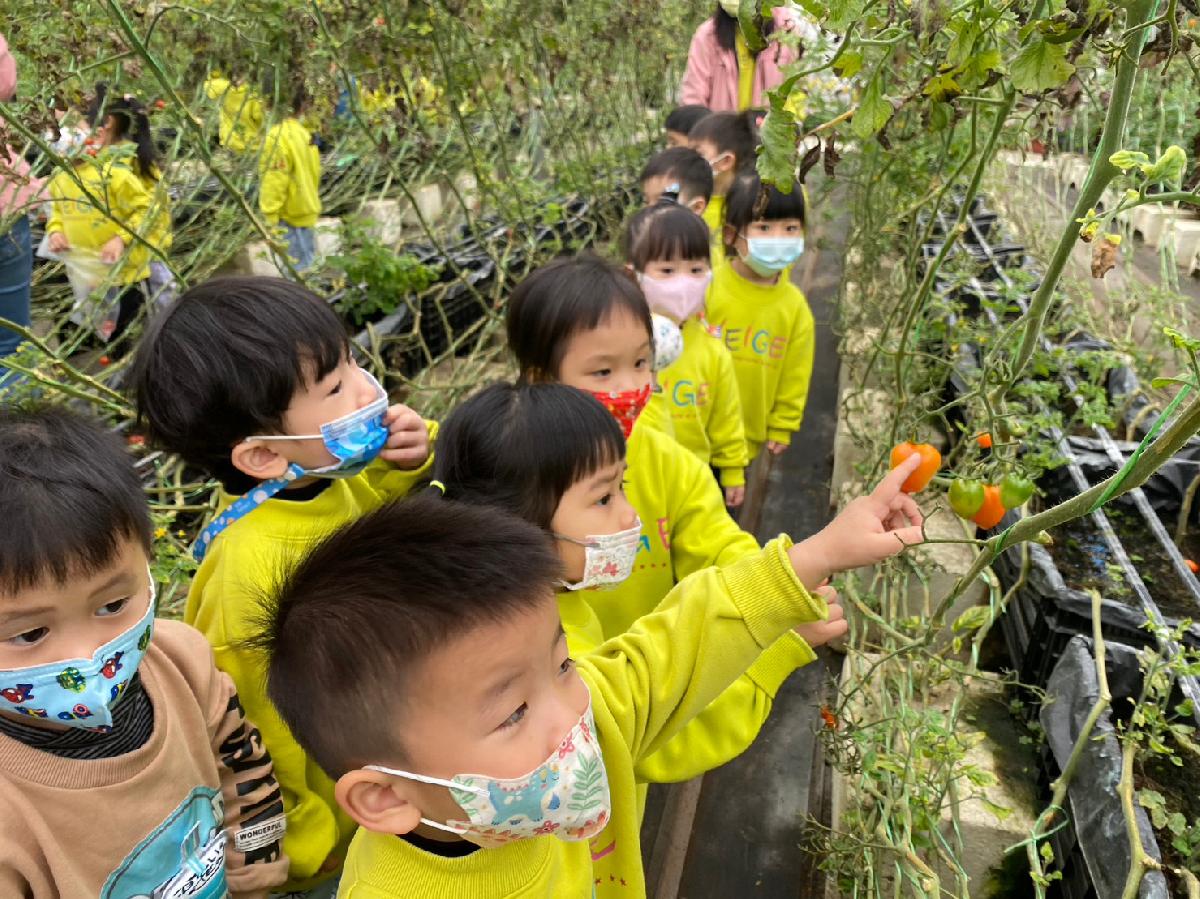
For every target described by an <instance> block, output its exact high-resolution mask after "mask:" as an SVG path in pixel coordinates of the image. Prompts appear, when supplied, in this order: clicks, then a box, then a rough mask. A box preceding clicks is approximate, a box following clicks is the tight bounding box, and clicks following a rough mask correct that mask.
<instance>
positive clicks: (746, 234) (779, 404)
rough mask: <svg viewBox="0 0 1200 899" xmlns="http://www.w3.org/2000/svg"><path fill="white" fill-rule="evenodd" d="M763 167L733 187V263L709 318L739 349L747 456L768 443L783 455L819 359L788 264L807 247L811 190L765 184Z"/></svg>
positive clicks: (729, 224)
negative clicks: (807, 208)
mask: <svg viewBox="0 0 1200 899" xmlns="http://www.w3.org/2000/svg"><path fill="white" fill-rule="evenodd" d="M761 188H762V184H761V182H760V181H759V178H758V175H757V174H747V175H744V176H742V177H741V178H739V179H738V180H737V181H736V182H735V183H734V186H733V188H732V189H731V190H730V192H729V203H728V205H727V206H726V212H725V232H724V239H725V244H726V246H727V247H728V248H729V250H730V255H729V264H728V265H726V266H722V267H721V268H720V269H718V271H717V272H716V274H715V275H714V276H713V283H712V286H711V287H710V288H709V291H708V317H709V321H710V322H712V323H713V324H714V325H716V326H717V327H718V328H720V329H721V334H722V335H723V336H724V339H725V346H726V347H728V348H729V351H730V353H732V354H733V365H734V371H735V372H736V373H737V380H738V387H739V389H740V392H741V399H742V414H743V417H744V421H745V426H746V444H747V455H748V458H749V459H751V460H753V459H754V458H755V457H756V456H757V455H758V452H759V450H760V449H761V448H762V446H763V444H764V443H765V444H766V447H767V451H768V452H770V453H772V454H773V455H778V454H780V453H782V452H783V451H784V450H786V449H787V448H788V446H789V445H790V444H791V442H792V435H794V434H795V433H796V431H798V430H799V429H800V420H801V418H802V417H803V415H804V402H805V400H806V399H807V397H808V383H809V378H810V377H811V376H812V366H813V346H814V335H813V317H812V312H811V311H810V310H809V308H808V301H807V300H806V299H805V298H804V294H803V293H801V292H800V288H798V287H796V286H795V285H794V284H793V283H792V282H791V280H790V279H789V278H788V276H787V271H786V270H787V269H788V267H789V266H791V265H792V263H794V262H795V261H796V260H797V259H799V258H800V254H801V253H803V252H804V219H805V204H804V192H803V189H802V188H801V186H800V185H799V184H798V183H797V184H795V185H793V186H792V190H791V192H790V193H786V194H785V193H781V192H780V191H779V190H777V189H776V188H775V187H773V186H772V187H768V188H767V190H766V196H767V202H766V205H765V206H762V207H761V208H760V207H759V197H760V191H761Z"/></svg>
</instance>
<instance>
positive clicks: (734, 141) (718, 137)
mask: <svg viewBox="0 0 1200 899" xmlns="http://www.w3.org/2000/svg"><path fill="white" fill-rule="evenodd" d="M757 115H758V113H757V112H755V111H754V110H752V109H750V110H747V111H746V112H714V113H713V114H712V115H708V116H705V117H704V118H702V119H701V120H700V121H699V122H697V123H696V125H695V127H693V128H692V130H691V131H689V132H688V141H689V142H690V143H692V144H693V145H695V144H696V143H697V142H698V141H708V142H710V143H711V144H712V145H713V146H715V147H716V148H717V152H718V153H732V154H733V159H734V168H735V169H738V170H740V169H745V168H747V167H748V166H751V165H753V163H754V159H755V148H756V147H757V146H758V127H757V126H756V125H755V124H754V122H755V119H756V117H757Z"/></svg>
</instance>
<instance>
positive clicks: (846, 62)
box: [833, 50, 863, 78]
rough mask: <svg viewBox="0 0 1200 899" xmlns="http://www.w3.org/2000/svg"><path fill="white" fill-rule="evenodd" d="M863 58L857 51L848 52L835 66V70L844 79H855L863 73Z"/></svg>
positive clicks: (840, 57) (839, 58)
mask: <svg viewBox="0 0 1200 899" xmlns="http://www.w3.org/2000/svg"><path fill="white" fill-rule="evenodd" d="M862 67H863V56H862V54H861V53H859V52H858V51H857V50H847V51H846V52H845V53H843V54H842V55H841V56H839V57H838V60H837V62H835V63H834V64H833V70H834V71H835V72H837V73H838V74H839V75H840V76H841V77H843V78H853V77H854V76H855V75H857V74H858V73H859V72H861V71H862Z"/></svg>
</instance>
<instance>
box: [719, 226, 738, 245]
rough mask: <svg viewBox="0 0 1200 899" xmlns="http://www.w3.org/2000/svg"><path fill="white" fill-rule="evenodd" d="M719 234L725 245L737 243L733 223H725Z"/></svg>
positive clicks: (736, 234) (735, 229)
mask: <svg viewBox="0 0 1200 899" xmlns="http://www.w3.org/2000/svg"><path fill="white" fill-rule="evenodd" d="M721 234H722V236H723V237H724V238H725V246H727V247H732V246H733V245H734V244H735V243H737V239H738V233H737V228H735V227H733V225H725V226H724V228H723V229H722V232H721Z"/></svg>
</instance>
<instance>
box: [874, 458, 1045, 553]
mask: <svg viewBox="0 0 1200 899" xmlns="http://www.w3.org/2000/svg"><path fill="white" fill-rule="evenodd" d="M981 436H987V437H988V439H987V441H986V443H987V445H988V446H990V445H991V437H990V436H989V435H981ZM980 446H984V441H982V440H980ZM912 455H918V456H920V457H921V464H920V465H919V466H917V469H916V471H914V472H913V473H912V474H911V475H909V476H908V478H907V479H906V480H905V481H904V484H903V485H902V486H901V488H900V489H901V490H903V491H904V492H905V493H919V492H920V491H922V490H924V489H925V488H926V487H927V486H928V485H929V482H930V481H932V480H933V477H934V475H936V474H937V472H938V469H939V468H941V467H942V454H941V453H939V452H938V451H937V449H935V448H934V447H933V446H930V445H929V444H928V443H909V442H907V441H906V442H904V443H897V444H896V445H895V446H894V447H892V455H891V465H892V468H896V467H897V466H898V465H900V463H902V462H903V461H904V460H905V459H907V458H909V456H912ZM1033 491H1034V486H1033V481H1031V480H1030V479H1029V478H1027V477H1024V476H1023V475H1019V474H1007V475H1005V476H1004V477H1003V478H1002V479H1001V481H1000V483H999V484H986V483H984V482H983V481H979V480H975V479H973V478H955V480H954V481H953V482H952V483H951V484H950V489H949V492H948V498H949V500H950V508H951V509H953V510H954V514H955V515H957V516H959V517H960V518H965V519H967V520H968V521H973V522H975V524H977V525H979V527H981V528H983V529H984V530H988V529H990V528H994V527H995V526H996V525H998V524H999V523H1000V519H1002V518H1003V517H1004V513H1005V512H1007V511H1008V510H1009V509H1015V508H1017V507H1018V506H1021V505H1024V504H1025V502H1026V501H1027V500H1028V499H1029V498H1030V497H1031V496H1033Z"/></svg>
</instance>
